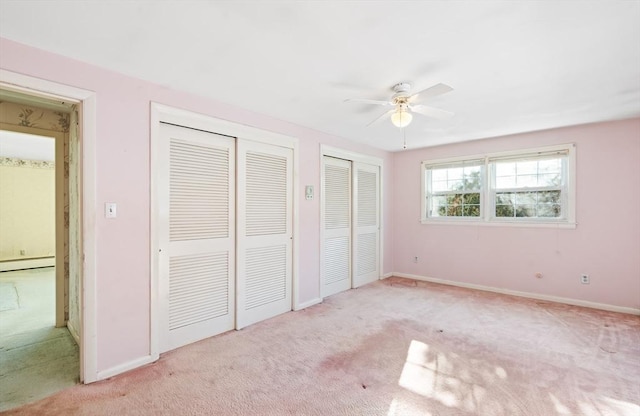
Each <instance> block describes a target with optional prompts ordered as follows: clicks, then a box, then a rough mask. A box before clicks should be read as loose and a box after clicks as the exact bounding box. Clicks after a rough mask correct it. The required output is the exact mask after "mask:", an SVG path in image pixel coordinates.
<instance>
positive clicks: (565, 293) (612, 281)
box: [393, 119, 640, 309]
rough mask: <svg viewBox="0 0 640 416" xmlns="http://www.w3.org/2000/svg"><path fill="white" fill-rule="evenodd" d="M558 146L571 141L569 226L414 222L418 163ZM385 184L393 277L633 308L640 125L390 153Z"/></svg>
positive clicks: (636, 303) (639, 299) (639, 258)
mask: <svg viewBox="0 0 640 416" xmlns="http://www.w3.org/2000/svg"><path fill="white" fill-rule="evenodd" d="M563 143H576V156H577V161H576V167H577V190H576V192H577V194H576V198H577V201H576V207H577V209H576V217H577V223H578V225H577V227H576V229H573V230H572V229H552V228H515V227H498V226H496V227H491V226H477V225H476V226H474V225H468V226H466V225H465V226H460V225H458V226H455V225H454V226H451V225H449V226H447V225H422V224H420V223H419V218H420V186H421V185H420V162H421V161H423V160H428V159H439V158H446V157H457V156H464V155H476V154H483V153H487V152H496V151H506V150H512V149H526V148H534V147H539V146H545V145H553V144H563ZM393 184H394V185H393V188H394V195H393V199H394V202H393V218H394V223H393V228H394V240H393V260H394V271H395V272H400V273H409V274H414V275H419V276H425V277H431V278H439V279H445V280H451V281H456V282H464V283H469V284H476V285H484V286H490V287H494V288H501V289H508V290H515V291H523V292H530V293H534V294H540V295H547V296H557V297H563V298H571V299H577V300H582V301H588V302H597V303H604V304H608V305H615V306H621V307H630V308H636V309H637V308H640V119H632V120H625V121H619V122H609V123H600V124H592V125H583V126H578V127H571V128H563V129H556V130H548V131H541V132H535V133H528V134H520V135H514V136H508V137H500V138H494V139H486V140H478V141H473V142H467V143H462V144H454V145H447V146H438V147H432V148H426V149H419V150H414V151H408V152H400V153H395V154H394V172H393ZM414 256H418V257H419V261H418V263H414V262H413V257H414ZM536 272H541V273H543V275H544V277H543V278H542V279H537V278H535V277H534V275H535V273H536ZM581 273H586V274H589V275H590V278H591V284H589V285H583V284H581V283H580V282H579V276H580V274H581Z"/></svg>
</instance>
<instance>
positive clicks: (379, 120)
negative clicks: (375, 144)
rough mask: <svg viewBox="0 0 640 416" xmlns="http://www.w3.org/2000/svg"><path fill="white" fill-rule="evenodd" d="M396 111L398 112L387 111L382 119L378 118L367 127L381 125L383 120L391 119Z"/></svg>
mask: <svg viewBox="0 0 640 416" xmlns="http://www.w3.org/2000/svg"><path fill="white" fill-rule="evenodd" d="M395 111H396V110H395V109H393V110H389V111H385V112H384V113H382V115H381V116H380V117H378V118H376V119H375V120H373V121H372V122H371V123H369V124H367V127H369V126H371V125H373V124H375V123H379V122H381V121H382V120H386V119H388V118H389V117H391V114H393V113H394V112H395Z"/></svg>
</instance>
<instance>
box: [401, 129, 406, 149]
mask: <svg viewBox="0 0 640 416" xmlns="http://www.w3.org/2000/svg"><path fill="white" fill-rule="evenodd" d="M402 136H403V139H404V143H403V145H402V148H403V149H406V148H407V130H406V129H402Z"/></svg>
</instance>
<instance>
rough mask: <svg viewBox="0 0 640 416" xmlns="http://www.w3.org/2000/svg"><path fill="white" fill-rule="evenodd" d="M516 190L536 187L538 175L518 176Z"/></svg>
mask: <svg viewBox="0 0 640 416" xmlns="http://www.w3.org/2000/svg"><path fill="white" fill-rule="evenodd" d="M516 183H517V184H518V188H528V187H529V188H530V187H535V186H537V185H538V175H518V179H517V180H516Z"/></svg>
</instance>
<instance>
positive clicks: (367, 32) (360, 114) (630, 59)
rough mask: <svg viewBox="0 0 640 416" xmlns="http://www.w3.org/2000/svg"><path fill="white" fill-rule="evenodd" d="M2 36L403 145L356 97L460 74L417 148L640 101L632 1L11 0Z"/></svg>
mask: <svg viewBox="0 0 640 416" xmlns="http://www.w3.org/2000/svg"><path fill="white" fill-rule="evenodd" d="M0 36H2V37H5V38H8V39H11V40H15V41H18V42H21V43H25V44H28V45H32V46H35V47H38V48H43V49H46V50H49V51H52V52H55V53H58V54H62V55H66V56H69V57H72V58H75V59H78V60H81V61H85V62H89V63H92V64H95V65H98V66H101V67H106V68H109V69H112V70H115V71H118V72H121V73H124V74H127V75H130V76H134V77H138V78H142V79H145V80H149V81H152V82H155V83H159V84H162V85H165V86H169V87H172V88H174V89H177V90H182V91H187V92H191V93H194V94H198V95H201V96H205V97H209V98H211V99H213V100H216V101H219V102H223V103H228V104H232V105H235V106H238V107H242V108H245V109H249V110H252V111H254V112H257V113H261V114H266V115H269V116H272V117H275V118H278V119H281V120H285V121H288V122H291V123H295V124H298V125H301V126H305V127H308V128H312V129H315V130H319V131H322V132H326V133H330V134H333V135H336V136H339V137H343V138H347V139H351V140H354V141H358V142H362V143H367V144H370V145H372V146H375V147H378V148H381V149H385V150H392V151H396V150H401V149H402V137H401V131H400V130H399V129H397V128H396V127H394V126H393V125H392V124H391V123H390V122H389V121H386V122H383V123H380V124H376V125H373V126H371V127H366V125H367V124H368V123H369V122H370V121H372V120H373V119H375V118H376V117H377V116H378V115H380V114H382V113H383V112H384V111H386V108H383V107H376V106H367V105H362V104H354V103H344V102H343V101H344V100H345V99H347V98H351V97H359V98H371V99H382V100H385V99H389V98H390V96H391V94H392V92H391V90H390V88H391V86H393V85H394V84H395V83H397V82H400V81H408V82H411V83H412V84H413V86H414V89H413V90H414V91H417V90H421V89H424V88H427V87H429V86H431V85H433V84H435V83H438V82H442V83H446V84H448V85H450V86H452V87H453V88H454V91H453V92H450V93H448V94H446V95H443V96H439V97H435V98H433V99H432V100H430V101H428V102H427V104H428V105H431V106H434V107H438V108H442V109H445V110H449V111H453V112H455V113H456V115H455V116H454V117H453V118H451V119H449V120H446V121H441V120H433V119H428V118H423V117H419V116H416V117H414V121H413V123H412V124H411V125H410V126H409V127H407V128H406V136H407V142H408V145H409V147H410V148H416V147H424V146H432V145H437V144H443V143H452V142H459V141H465V140H473V139H481V138H486V137H494V136H499V135H506V134H512V133H520V132H526V131H534V130H541V129H548V128H554V127H561V126H568V125H575V124H582V123H590V122H597V121H603V120H614V119H622V118H629V117H635V116H639V115H640V2H638V1H634V0H630V1H613V0H611V1H518V2H516V1H511V2H509V1H451V2H445V1H322V2H321V1H205V0H200V1H193V0H191V1H169V0H166V1H150V0H149V1H142V0H129V1H119V0H110V1H109V0H106V1H83V2H76V1H39V2H35V1H17V0H15V1H9V0H0ZM0 59H1V58H0Z"/></svg>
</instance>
